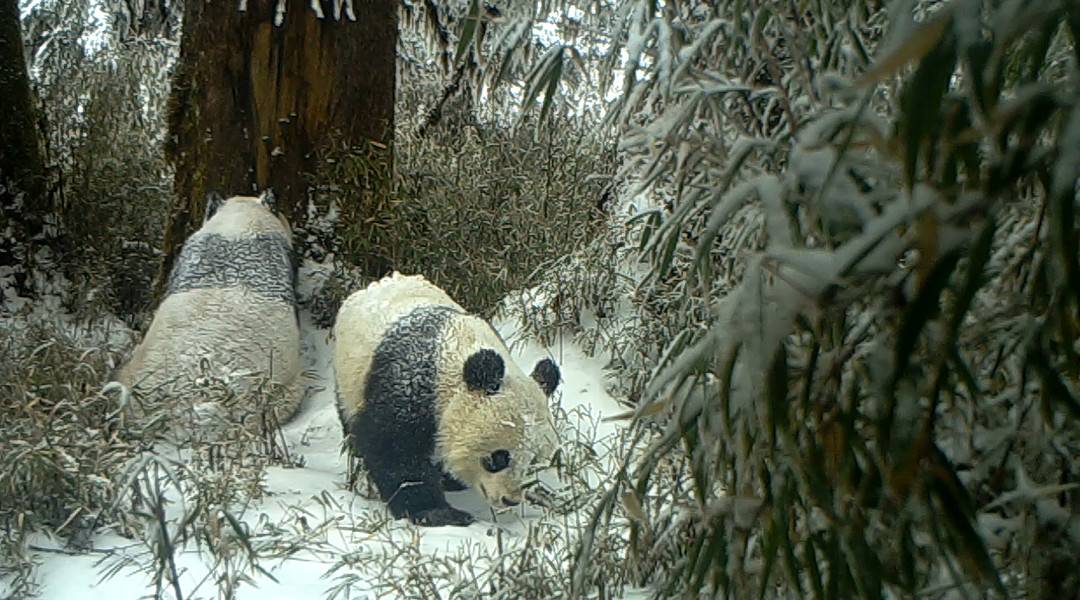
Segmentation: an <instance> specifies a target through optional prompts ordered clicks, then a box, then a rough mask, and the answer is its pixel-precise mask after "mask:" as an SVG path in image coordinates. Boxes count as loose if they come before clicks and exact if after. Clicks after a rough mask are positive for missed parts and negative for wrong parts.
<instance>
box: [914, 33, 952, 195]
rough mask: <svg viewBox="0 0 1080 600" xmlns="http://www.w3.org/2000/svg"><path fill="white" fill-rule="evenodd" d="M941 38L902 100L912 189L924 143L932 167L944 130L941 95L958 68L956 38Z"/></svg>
mask: <svg viewBox="0 0 1080 600" xmlns="http://www.w3.org/2000/svg"><path fill="white" fill-rule="evenodd" d="M938 41H939V43H937V44H936V45H935V46H934V47H933V48H932V49H931V50H930V51H929V52H928V53H927V54H926V56H925V57H924V58H923V59H922V61H921V62H920V63H919V67H918V69H916V70H915V74H914V75H913V76H912V77H911V79H910V80H909V81H908V82H907V84H906V85H905V86H904V91H903V93H902V95H901V99H900V110H901V121H900V134H901V136H902V137H903V140H904V153H905V154H904V172H905V176H906V183H907V185H908V188H909V189H910V188H912V187H914V185H915V183H916V182H917V181H918V173H919V154H920V152H922V150H923V147H924V145H925V148H926V152H927V156H926V157H925V159H924V161H925V163H926V165H927V170H928V171H929V170H930V169H932V168H933V165H934V156H933V153H934V151H935V147H936V144H935V143H934V142H935V140H936V139H937V138H938V136H939V134H940V131H941V123H942V115H941V106H942V98H943V97H944V96H945V92H946V91H947V90H948V89H949V80H950V78H951V77H952V74H953V71H954V70H955V68H956V42H955V38H954V37H953V36H952V35H946V36H944V37H943V38H940V39H939V40H938Z"/></svg>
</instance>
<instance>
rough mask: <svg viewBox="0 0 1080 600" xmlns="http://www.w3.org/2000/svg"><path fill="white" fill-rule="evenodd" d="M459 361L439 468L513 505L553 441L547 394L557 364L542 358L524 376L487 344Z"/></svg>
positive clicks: (445, 418) (548, 453) (487, 495)
mask: <svg viewBox="0 0 1080 600" xmlns="http://www.w3.org/2000/svg"><path fill="white" fill-rule="evenodd" d="M460 364H461V367H460V377H461V378H460V380H457V381H459V382H460V383H458V384H457V385H460V386H461V387H459V388H458V391H459V394H458V397H457V398H455V399H454V401H452V402H449V403H447V405H446V406H447V408H446V409H445V410H444V411H443V419H442V420H443V423H442V429H441V431H440V440H439V443H440V446H441V450H442V451H441V452H440V454H441V458H442V462H443V468H444V469H445V470H446V471H447V472H448V473H449V474H451V475H453V476H454V477H455V478H457V479H458V480H460V481H461V482H462V483H465V484H467V485H469V486H470V487H472V488H473V489H476V490H479V491H480V493H481V494H483V495H484V497H485V499H486V500H487V501H488V502H490V503H491V504H492V505H493V506H513V505H515V504H517V503H519V502H520V501H521V498H522V493H523V490H522V486H523V484H524V483H526V482H527V481H528V479H529V478H530V477H531V476H532V475H533V474H534V472H535V471H536V470H538V468H542V467H544V466H547V464H548V463H549V461H550V459H551V456H552V454H553V452H554V451H555V448H556V446H557V441H558V438H557V436H556V433H555V428H554V425H553V423H552V417H551V410H550V408H549V406H548V398H549V397H550V396H551V395H552V394H553V393H554V392H555V390H556V388H558V385H559V379H560V373H559V368H558V367H557V366H556V365H555V363H554V362H553V361H552V360H550V359H544V360H541V361H540V362H538V363H537V364H536V366H535V368H534V370H533V372H532V376H526V375H525V374H524V373H523V372H522V371H521V370H520V369H519V368H518V367H517V365H516V364H514V363H513V361H510V360H504V358H503V355H502V354H500V352H498V351H496V350H494V349H491V348H482V349H480V350H478V351H475V352H473V353H472V354H470V355H468V356H467V357H465V359H464V360H463V361H462V362H461V363H460ZM454 379H456V378H454Z"/></svg>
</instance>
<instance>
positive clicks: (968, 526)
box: [0, 0, 1080, 600]
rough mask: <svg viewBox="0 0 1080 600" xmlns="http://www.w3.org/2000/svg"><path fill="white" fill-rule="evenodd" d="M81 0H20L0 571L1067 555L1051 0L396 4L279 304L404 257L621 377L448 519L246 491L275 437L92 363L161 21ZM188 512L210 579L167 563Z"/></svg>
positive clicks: (879, 583)
mask: <svg viewBox="0 0 1080 600" xmlns="http://www.w3.org/2000/svg"><path fill="white" fill-rule="evenodd" d="M91 5H92V3H91V2H60V1H55V2H54V1H51V0H44V1H43V2H41V3H38V4H36V5H35V8H33V9H32V10H30V11H29V13H28V14H26V15H24V20H23V22H24V25H23V28H24V29H23V31H24V36H25V37H26V39H27V44H28V48H29V50H28V54H29V56H30V57H31V58H30V63H31V69H30V72H31V75H32V79H33V81H34V85H35V89H36V91H37V94H38V99H39V101H40V110H41V114H42V121H43V123H45V124H46V125H47V127H46V131H48V132H49V135H48V138H47V139H48V144H47V148H48V155H49V156H48V158H49V164H50V166H51V168H52V171H51V172H52V177H53V179H52V185H53V187H54V188H55V194H56V197H58V198H60V199H61V201H60V203H59V205H58V206H59V209H58V211H59V219H60V225H61V226H62V229H63V231H64V234H65V235H64V237H63V238H62V240H63V242H62V247H61V248H60V249H59V250H60V252H59V253H58V254H57V258H56V262H55V263H54V264H52V265H51V267H53V269H52V270H45V271H43V272H42V273H39V274H37V276H38V278H39V279H41V280H42V281H47V285H46V284H42V286H41V289H44V290H47V291H48V293H47V294H44V295H43V297H42V298H41V299H38V300H35V301H34V302H19V303H12V304H10V305H9V306H6V307H4V308H3V311H2V312H0V431H3V432H4V434H3V437H2V438H0V579H2V580H4V581H7V582H9V583H8V590H9V593H10V594H11V595H12V597H22V596H26V595H31V594H33V593H34V592H35V591H36V583H35V576H34V561H35V560H39V559H40V554H36V553H39V552H42V551H43V550H41V547H40V545H39V542H38V541H36V540H40V539H42V538H41V537H40V536H41V535H43V534H48V535H49V536H55V538H56V539H59V540H62V542H61V544H62V545H64V546H63V547H64V548H66V550H64V551H69V552H82V551H95V552H99V553H100V554H101V560H100V569H101V572H102V574H103V576H104V577H112V576H115V575H116V574H118V573H120V572H142V573H145V574H146V576H147V577H148V581H150V582H151V584H150V585H151V590H150V591H149V592H148V593H150V594H153V596H154V597H157V598H176V599H177V600H180V599H181V598H193V597H203V596H212V595H217V596H218V597H221V598H233V597H235V596H236V593H237V590H239V589H240V588H241V587H242V586H248V585H252V584H254V583H256V582H258V581H260V579H261V578H272V577H273V575H272V574H271V573H270V570H269V568H270V566H271V565H273V564H278V563H280V562H281V561H284V560H286V559H293V558H295V559H298V560H312V559H318V560H326V561H328V562H329V563H330V564H331V565H332V566H331V567H330V568H329V569H328V572H327V578H329V579H332V580H333V582H334V584H333V588H332V590H331V592H330V594H329V597H331V598H348V597H356V596H357V595H362V594H367V593H371V594H375V595H376V596H382V595H385V596H388V597H389V596H393V597H453V598H464V597H469V598H475V597H498V598H552V597H560V598H562V597H601V598H610V597H619V596H620V595H621V594H623V593H624V592H626V590H630V589H637V588H645V589H648V590H649V591H650V593H652V594H655V595H657V596H660V597H710V598H742V597H748V596H751V595H754V596H756V597H806V598H881V597H915V596H918V597H928V598H953V597H971V598H977V597H987V596H989V597H998V596H1003V597H1010V598H1012V597H1022V598H1046V599H1051V598H1067V597H1072V595H1074V594H1075V590H1077V589H1080V572H1077V570H1076V565H1077V557H1078V556H1080V460H1077V457H1078V456H1080V426H1077V420H1078V419H1080V345H1078V343H1077V339H1080V221H1078V217H1077V207H1078V204H1080V192H1078V177H1080V44H1078V41H1080V40H1078V38H1080V8H1078V7H1077V5H1076V3H1075V2H1071V1H1070V0H1044V1H1041V2H1021V1H1007V0H952V1H944V0H904V1H895V2H883V1H879V0H852V1H850V2H843V3H839V2H813V1H809V0H794V1H787V0H784V1H779V0H719V1H717V2H711V3H704V2H696V1H692V2H682V3H658V2H652V1H649V0H630V1H626V2H600V3H591V4H588V5H587V6H586V5H585V4H577V3H573V2H568V3H564V4H563V5H560V6H552V5H549V4H548V3H535V4H528V5H515V6H507V7H502V6H500V7H498V8H497V9H496V11H495V12H496V13H498V14H492V13H491V9H490V8H486V7H485V6H483V5H482V4H481V3H479V2H468V3H460V4H454V5H446V6H443V5H439V4H437V3H426V4H425V5H424V6H423V7H420V6H414V5H412V4H411V3H409V5H408V6H407V7H406V10H407V12H409V17H408V18H406V19H405V20H404V21H403V23H404V26H403V31H405V32H411V33H409V34H405V33H403V35H402V40H403V41H402V42H401V50H400V54H401V57H400V61H401V63H402V64H401V65H400V69H399V71H400V72H401V73H402V75H401V78H402V81H401V82H400V83H399V87H400V92H399V96H398V102H399V109H398V115H399V120H398V123H397V125H396V130H397V133H396V140H395V146H394V148H393V158H392V162H391V161H390V159H389V157H388V155H387V153H386V150H387V149H385V148H378V147H374V146H373V147H371V148H368V149H355V148H350V149H346V150H342V151H341V152H332V151H331V152H327V154H326V156H324V157H322V160H321V161H320V165H321V170H320V172H318V173H312V174H310V175H311V177H313V178H314V179H315V181H316V182H317V184H316V187H315V190H316V193H315V196H314V197H313V198H312V204H311V209H310V211H309V215H308V217H309V218H308V219H307V221H306V222H304V223H302V224H300V227H299V228H298V230H297V231H298V236H297V239H298V240H299V244H300V246H301V252H302V254H303V256H304V258H305V259H306V260H307V261H308V264H309V265H310V264H316V265H321V268H322V269H323V274H322V279H321V280H320V281H319V284H318V285H317V286H312V287H313V291H312V292H311V293H310V294H306V295H305V296H304V302H305V308H306V309H307V310H308V311H309V312H310V313H311V315H312V316H313V317H314V319H315V321H316V324H317V325H319V326H321V327H329V326H330V324H331V323H332V322H333V317H334V314H335V312H336V309H337V306H338V305H339V304H340V302H341V301H342V300H343V299H344V298H345V297H346V296H347V295H348V294H349V293H350V292H352V291H353V290H355V289H357V288H358V287H360V286H362V285H363V284H364V283H366V282H367V281H369V280H370V279H371V278H373V277H375V276H377V275H378V274H381V273H383V272H386V271H389V270H391V269H396V270H400V271H404V272H417V273H422V274H424V275H425V276H427V277H428V278H429V279H431V280H432V281H433V282H435V283H436V284H438V285H439V286H441V287H443V288H444V289H445V290H447V291H448V292H449V293H450V294H451V295H452V296H453V297H455V298H457V299H458V300H459V301H460V302H461V303H462V304H463V305H464V306H465V307H466V308H468V309H469V310H472V311H476V312H478V313H481V314H484V315H485V316H497V317H499V318H504V319H507V320H510V321H512V322H513V323H515V324H516V326H517V329H518V331H519V332H520V335H521V336H523V337H526V338H534V339H537V340H540V341H542V342H543V343H544V344H545V345H546V346H549V347H558V346H559V345H560V344H562V343H563V342H564V341H566V340H568V339H570V338H571V337H572V338H573V340H574V342H575V343H577V344H578V345H579V346H580V347H581V348H583V349H585V350H586V351H587V352H590V353H593V354H595V355H597V356H602V357H604V358H605V360H606V361H607V370H608V374H609V377H610V388H611V390H612V393H613V395H615V396H617V397H619V398H620V399H622V400H624V401H625V403H626V405H627V410H628V412H627V413H626V414H625V415H623V417H622V418H621V419H620V428H619V430H618V433H617V434H614V435H610V436H602V435H600V434H599V433H598V426H599V420H598V418H597V417H596V415H594V414H590V413H588V412H586V411H579V410H567V409H564V408H563V404H564V402H557V403H556V405H555V413H556V419H557V424H558V426H559V429H560V431H561V433H562V434H563V438H564V439H563V445H562V449H561V452H560V455H559V461H558V464H557V465H556V470H557V471H558V472H559V474H560V476H561V479H562V481H563V484H564V487H563V488H561V489H560V490H557V491H556V495H555V497H554V499H555V501H554V502H553V506H552V507H551V508H550V510H549V511H548V513H547V514H545V515H544V516H543V517H540V518H537V519H535V520H532V521H530V522H529V524H528V528H527V533H526V534H525V535H524V536H521V539H513V540H510V539H504V537H503V536H504V535H505V533H504V532H503V531H502V530H501V529H498V528H495V529H493V531H492V536H493V537H494V538H495V545H494V548H493V547H492V546H490V545H486V544H476V545H475V546H468V547H467V549H464V550H461V551H460V552H458V553H456V554H454V553H441V554H439V553H429V552H426V551H425V550H424V548H423V547H422V544H421V541H420V539H419V536H418V535H417V534H415V533H413V534H412V535H411V537H410V535H408V534H406V533H403V532H406V531H409V530H408V529H402V528H395V527H392V523H391V522H389V521H388V520H387V517H385V515H384V514H383V513H381V512H380V513H375V512H366V513H354V512H353V511H351V510H349V507H347V506H343V505H342V503H341V501H340V499H339V498H336V497H335V496H334V495H333V494H330V493H327V494H325V495H322V496H320V497H319V498H318V499H317V503H318V506H320V507H321V510H322V514H315V513H313V512H311V511H310V510H308V509H303V508H300V507H296V506H290V507H285V508H284V509H283V512H282V515H281V518H280V519H277V520H271V519H270V518H269V517H267V516H266V515H265V514H264V515H262V516H253V515H252V513H253V512H256V511H254V509H253V508H252V507H253V505H254V503H255V501H256V500H258V499H260V497H261V496H262V494H263V492H264V489H265V480H266V472H267V468H268V467H270V466H285V467H287V468H302V467H303V460H304V459H303V456H302V453H303V452H302V450H301V451H300V453H299V454H290V452H289V449H288V448H287V447H286V446H285V445H284V444H283V443H281V432H280V427H279V426H277V425H276V424H274V425H273V426H271V427H270V428H269V429H266V430H263V431H260V432H257V433H255V434H243V435H239V434H238V436H237V437H234V438H230V439H226V440H220V439H219V440H201V441H200V440H197V441H195V442H193V443H191V444H189V445H188V447H185V448H179V449H178V448H176V447H173V446H170V445H168V444H163V437H164V436H165V434H166V433H168V431H167V430H168V429H169V427H168V424H167V423H166V422H164V420H163V419H164V418H163V416H162V415H160V414H154V413H151V414H142V415H138V416H135V415H133V414H131V413H130V411H129V410H127V409H128V403H129V402H133V401H137V399H131V398H126V397H125V396H124V395H123V394H122V390H118V389H116V388H115V387H109V386H106V385H105V384H106V383H107V382H108V380H109V376H110V375H111V373H112V372H113V370H114V369H115V368H116V366H117V365H118V364H119V362H120V361H121V360H122V358H123V356H124V353H125V351H126V350H127V349H128V348H129V347H130V344H131V340H132V338H133V337H134V336H133V330H137V329H138V328H139V327H141V326H145V325H146V324H147V323H148V319H147V317H148V315H149V314H150V311H151V310H152V308H153V307H152V306H149V305H148V303H149V302H150V291H151V289H152V287H153V281H154V278H155V277H156V276H157V275H158V273H157V268H158V262H159V255H158V248H157V247H156V245H155V244H156V240H160V239H161V232H162V230H163V224H164V222H165V217H166V215H165V210H166V207H167V206H168V203H167V201H166V199H167V197H168V195H169V193H170V189H171V176H172V174H171V172H170V167H169V165H168V164H167V163H166V162H165V161H164V158H163V154H162V152H161V145H162V143H163V141H164V140H163V131H164V129H163V122H162V117H163V114H164V111H165V101H166V98H167V85H168V84H167V82H168V68H169V65H170V64H172V61H173V60H174V59H175V53H176V51H177V44H178V42H177V37H176V36H177V32H178V27H179V24H178V23H172V25H169V26H166V27H163V28H161V29H158V30H155V31H141V30H140V31H135V30H130V29H122V28H120V29H114V30H110V31H111V33H109V34H108V35H105V36H104V38H102V37H100V36H99V37H95V36H94V35H91V34H90V33H91V29H92V28H93V27H99V26H100V23H97V22H96V21H95V20H94V18H93V17H92V13H93V11H92V10H91ZM498 9H502V12H499V10H498ZM290 10H292V8H290ZM482 12H483V19H481V13H482ZM470 19H471V20H470ZM414 21H415V22H414ZM477 22H483V27H479V26H475V23H477ZM469 23H473V24H474V25H472V26H470V25H469ZM95 31H97V30H95ZM121 32H124V33H123V34H121ZM536 32H539V33H536ZM425 36H426V37H425ZM429 38H430V39H429ZM103 39H104V41H102V40H103ZM92 40H96V41H92ZM54 42H55V43H54ZM435 58H438V59H439V60H440V61H442V62H444V63H445V66H447V67H448V68H447V69H435V68H431V67H428V66H426V65H427V64H429V63H430V62H432V60H433V59H435ZM387 176H388V178H389V180H391V181H393V186H392V190H390V191H389V192H388V193H385V194H371V193H362V192H359V191H358V190H364V189H371V186H369V185H367V182H369V181H371V180H373V179H380V180H381V179H385V178H387ZM105 231H107V232H108V234H107V235H103V233H102V232H105ZM46 266H50V265H46ZM0 284H2V280H0ZM3 297H4V296H3V295H0V298H3ZM5 313H6V314H5ZM61 314H62V315H64V316H63V317H62V318H58V315H61ZM207 393H208V394H212V393H214V392H213V390H208V392H207ZM572 393H574V391H573V390H564V391H563V392H562V394H563V395H564V400H565V396H566V395H569V394H572ZM176 498H183V499H184V502H183V508H182V509H181V510H175V509H171V508H168V507H170V506H171V505H172V504H173V503H174V501H175V499H176ZM167 509H168V510H167ZM169 511H172V512H169ZM345 514H347V515H351V516H350V517H349V519H351V521H348V522H347V521H346V520H345V518H344V517H343V516H342V515H345ZM245 519H246V520H245ZM252 519H254V522H255V523H256V526H254V527H253V526H252V525H251V524H250V523H251V522H252ZM101 531H109V532H111V533H117V534H121V535H123V536H126V537H125V538H124V539H127V540H128V545H126V546H124V547H119V546H118V547H114V548H109V549H105V550H102V549H100V548H98V549H93V548H91V547H90V546H88V543H89V541H90V539H91V536H92V535H93V534H94V533H95V532H101ZM331 531H333V532H336V533H334V534H333V535H331V533H330V532H331ZM359 541H363V542H364V545H363V546H362V547H360V549H357V544H359ZM369 542H370V543H369ZM192 548H194V549H195V550H196V551H198V552H202V553H204V554H205V556H207V557H209V562H210V564H212V565H213V567H212V580H207V581H206V582H204V583H202V584H200V587H198V588H196V589H186V588H185V589H182V588H181V587H180V584H179V579H180V578H179V577H178V575H177V571H178V569H180V567H178V563H177V556H178V554H179V553H180V552H182V551H183V550H184V549H192ZM35 557H37V558H35ZM203 586H205V587H203ZM0 589H2V588H0Z"/></svg>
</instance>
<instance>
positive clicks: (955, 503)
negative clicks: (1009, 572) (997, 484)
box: [927, 445, 1007, 596]
mask: <svg viewBox="0 0 1080 600" xmlns="http://www.w3.org/2000/svg"><path fill="white" fill-rule="evenodd" d="M930 460H931V467H930V469H929V481H928V482H927V491H929V492H930V494H931V495H932V496H935V497H937V499H938V506H939V507H940V508H941V509H942V511H941V514H942V516H943V517H944V518H945V521H946V523H948V525H949V527H948V529H947V533H948V534H949V537H950V538H952V539H953V540H954V541H955V542H957V543H958V544H959V548H957V550H958V551H959V552H960V557H961V558H963V559H964V563H963V564H964V565H965V566H966V567H967V568H968V569H969V570H974V572H972V573H971V574H972V575H976V576H978V577H979V578H980V580H981V581H983V582H988V583H990V584H991V585H993V587H994V589H995V590H996V591H997V592H998V593H1000V594H1001V595H1002V596H1006V595H1007V593H1006V591H1005V586H1004V584H1002V583H1001V578H1000V576H999V575H998V572H997V567H995V566H994V561H993V560H991V558H990V553H989V552H987V550H986V545H985V544H984V543H983V540H982V538H981V537H980V536H979V533H978V532H977V531H976V530H975V527H974V525H973V523H974V520H975V503H974V502H973V501H972V499H971V497H970V496H969V495H968V493H967V489H966V488H965V487H964V484H963V482H961V481H960V478H959V477H957V475H956V471H955V469H953V466H952V464H950V463H949V459H948V458H946V457H945V454H944V453H943V452H942V451H941V449H940V448H938V447H937V446H936V445H932V446H931V450H930Z"/></svg>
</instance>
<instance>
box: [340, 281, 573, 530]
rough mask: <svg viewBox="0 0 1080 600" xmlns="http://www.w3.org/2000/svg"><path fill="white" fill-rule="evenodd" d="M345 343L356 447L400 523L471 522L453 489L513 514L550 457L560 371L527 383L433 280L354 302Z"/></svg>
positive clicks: (537, 372) (344, 395)
mask: <svg viewBox="0 0 1080 600" xmlns="http://www.w3.org/2000/svg"><path fill="white" fill-rule="evenodd" d="M334 338H335V341H334V370H335V376H336V380H337V394H338V396H337V398H338V410H339V413H340V416H341V421H342V425H343V427H344V430H345V435H346V444H347V446H348V448H349V450H350V451H351V452H352V453H353V455H355V456H356V457H358V458H360V460H361V461H363V463H364V465H365V466H366V468H367V471H368V473H369V475H370V476H371V478H372V480H373V481H374V483H375V486H376V487H377V488H378V490H379V495H380V496H381V497H382V499H383V500H384V501H385V502H387V504H388V505H389V508H390V512H391V513H392V514H393V515H394V517H395V518H401V517H408V518H409V520H411V521H412V522H414V523H416V524H419V525H430V526H440V525H468V524H469V523H471V522H472V521H473V518H472V516H471V515H470V514H469V513H466V512H464V511H461V510H458V509H456V508H453V507H451V506H450V505H449V504H448V503H447V501H446V497H445V495H444V493H443V490H444V486H445V489H450V490H454V489H461V488H460V484H465V485H468V486H471V487H474V488H476V489H477V490H479V491H480V493H481V494H483V495H484V497H485V498H486V499H487V501H488V502H490V503H491V504H493V505H495V506H513V505H515V504H517V503H518V502H520V500H521V498H522V484H523V482H524V480H525V479H526V477H528V476H529V475H530V469H531V468H533V467H535V466H537V465H543V464H546V463H547V461H549V460H550V458H551V455H552V453H553V452H554V450H555V446H556V442H557V436H556V434H555V429H554V426H553V424H552V417H551V411H550V409H549V407H548V397H550V396H551V394H553V393H554V392H555V389H556V388H557V386H558V385H559V378H560V373H559V369H558V367H557V366H556V365H555V363H554V362H552V361H551V360H550V359H544V360H542V361H540V362H538V363H537V364H536V367H535V369H534V370H533V372H532V376H531V377H530V376H526V375H525V374H524V372H522V371H521V369H520V368H519V367H518V366H517V365H516V364H515V363H514V361H513V360H512V359H511V358H510V352H509V350H507V348H506V345H505V344H504V342H503V340H502V339H501V338H500V337H499V334H498V333H496V332H495V330H494V329H493V328H492V327H491V325H489V324H488V323H487V322H486V321H484V320H483V319H480V318H478V317H476V316H473V315H470V314H468V313H466V312H465V310H464V309H462V308H461V307H460V306H459V305H458V304H457V303H455V302H454V301H453V300H451V299H450V297H449V296H448V295H447V294H446V293H445V292H443V291H442V290H441V289H439V288H437V287H435V286H434V285H432V284H431V283H429V282H428V281H427V280H425V279H424V278H423V277H420V276H403V275H400V274H398V273H394V274H393V275H391V276H389V277H386V278H384V279H382V280H381V281H377V282H375V283H373V284H371V285H370V286H368V287H367V288H366V289H364V290H361V291H358V292H356V293H354V294H353V295H351V296H350V297H349V298H348V299H347V300H346V301H345V302H344V303H343V304H342V306H341V309H340V310H339V312H338V315H337V322H336V324H335V326H334Z"/></svg>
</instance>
